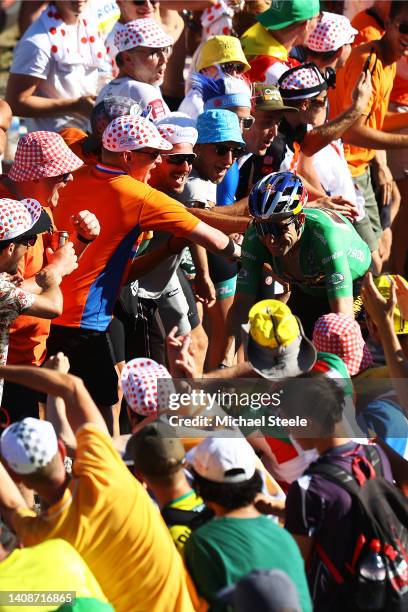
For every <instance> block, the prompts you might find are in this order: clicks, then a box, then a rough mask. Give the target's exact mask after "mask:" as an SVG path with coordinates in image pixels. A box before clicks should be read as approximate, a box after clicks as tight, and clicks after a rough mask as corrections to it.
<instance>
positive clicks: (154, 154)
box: [132, 149, 161, 160]
mask: <svg viewBox="0 0 408 612" xmlns="http://www.w3.org/2000/svg"><path fill="white" fill-rule="evenodd" d="M132 153H138V154H140V153H142V154H143V155H148V156H149V157H151V158H152V159H153V160H155V159H157V158H158V157H160V155H161V151H145V150H144V149H136V151H132Z"/></svg>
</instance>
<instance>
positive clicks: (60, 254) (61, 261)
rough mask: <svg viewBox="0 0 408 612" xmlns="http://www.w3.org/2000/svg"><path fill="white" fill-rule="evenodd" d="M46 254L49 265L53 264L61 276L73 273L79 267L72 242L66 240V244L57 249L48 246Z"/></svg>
mask: <svg viewBox="0 0 408 612" xmlns="http://www.w3.org/2000/svg"><path fill="white" fill-rule="evenodd" d="M46 256H47V261H48V264H49V266H52V268H53V269H54V271H55V272H56V274H59V275H60V276H61V277H62V276H66V275H67V274H71V272H73V271H74V270H76V269H77V267H78V262H77V256H76V255H75V251H74V245H73V244H72V242H66V243H65V244H64V246H62V247H60V248H59V249H57V250H56V251H53V250H52V249H51V248H50V247H48V248H47V250H46Z"/></svg>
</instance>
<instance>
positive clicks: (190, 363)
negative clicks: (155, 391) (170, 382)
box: [166, 327, 197, 378]
mask: <svg viewBox="0 0 408 612" xmlns="http://www.w3.org/2000/svg"><path fill="white" fill-rule="evenodd" d="M176 334H177V327H173V329H172V330H171V331H170V333H169V334H168V335H167V337H166V347H167V360H168V363H169V372H170V374H171V375H172V376H173V378H196V376H197V369H196V364H195V361H194V357H193V355H192V354H191V352H190V346H191V335H190V334H186V335H185V336H176Z"/></svg>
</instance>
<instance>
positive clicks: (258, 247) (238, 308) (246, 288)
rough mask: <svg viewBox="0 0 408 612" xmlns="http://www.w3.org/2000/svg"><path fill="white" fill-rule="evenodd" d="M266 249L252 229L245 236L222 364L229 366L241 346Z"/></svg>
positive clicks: (260, 276) (259, 279)
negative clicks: (242, 328)
mask: <svg viewBox="0 0 408 612" xmlns="http://www.w3.org/2000/svg"><path fill="white" fill-rule="evenodd" d="M265 251H266V249H265V247H264V246H263V245H262V243H261V242H260V241H259V240H258V238H257V236H256V234H255V232H254V230H253V228H252V227H250V228H249V229H248V231H247V232H246V234H245V237H244V242H243V244H242V250H241V270H240V272H239V274H238V280H237V291H236V294H235V299H234V303H233V305H232V307H231V308H230V311H229V313H228V319H227V340H226V344H225V347H224V351H223V359H222V363H224V364H226V365H231V363H232V360H233V358H234V355H235V353H236V352H237V350H238V348H239V346H240V344H241V325H242V323H246V322H247V320H248V311H249V309H250V308H251V306H252V305H253V304H254V303H255V300H256V295H257V293H258V289H259V287H260V283H261V278H262V267H263V263H264V262H265V261H266V259H267V252H265Z"/></svg>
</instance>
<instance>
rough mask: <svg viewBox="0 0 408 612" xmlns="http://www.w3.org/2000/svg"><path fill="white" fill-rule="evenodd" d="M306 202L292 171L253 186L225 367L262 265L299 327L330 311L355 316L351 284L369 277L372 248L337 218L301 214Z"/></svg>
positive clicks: (253, 298)
mask: <svg viewBox="0 0 408 612" xmlns="http://www.w3.org/2000/svg"><path fill="white" fill-rule="evenodd" d="M306 203H307V191H306V189H305V188H304V186H303V184H302V181H301V179H300V178H299V177H298V176H296V175H294V174H292V173H291V172H276V173H273V174H269V175H268V176H265V177H264V178H263V179H261V180H260V181H258V183H257V184H256V185H255V186H254V187H253V189H252V191H251V193H250V196H249V209H250V213H251V215H252V217H253V218H254V220H253V222H252V223H251V225H250V227H249V228H248V230H247V232H246V234H245V238H244V242H243V245H242V255H241V264H242V267H241V270H240V273H239V275H238V283H237V294H236V297H235V301H234V304H233V307H232V309H231V312H230V318H229V321H228V324H229V334H228V339H227V344H226V346H225V351H224V359H223V362H222V363H223V364H229V363H231V359H232V358H233V354H234V353H235V350H236V347H237V344H238V342H239V338H240V325H241V323H243V322H244V321H245V318H246V313H247V312H248V309H249V308H250V307H251V306H252V304H253V303H254V302H255V301H256V298H257V294H258V291H259V287H260V282H261V278H262V269H263V267H264V266H265V265H266V266H267V267H268V268H269V269H270V274H271V276H272V277H273V278H274V279H275V281H277V282H278V283H280V285H281V287H280V289H278V291H280V295H277V296H276V297H277V298H278V299H281V300H282V301H285V302H287V301H288V300H289V298H290V296H291V291H292V293H294V294H295V295H292V299H291V305H292V309H293V310H295V312H296V310H297V311H298V312H297V313H296V314H298V315H299V316H300V317H301V319H302V322H304V316H305V315H307V316H308V318H309V319H310V321H311V323H312V322H313V321H314V320H316V319H317V318H318V317H319V316H320V315H321V314H324V312H330V311H332V312H342V313H345V314H348V315H350V316H353V281H355V280H356V279H358V278H361V277H362V276H363V275H364V274H365V272H367V270H368V268H369V266H370V263H371V254H370V249H369V248H368V246H367V244H366V243H365V242H364V241H363V240H362V239H361V238H360V236H359V235H358V234H357V232H356V231H355V229H354V228H353V226H352V224H351V223H350V222H349V221H348V220H347V219H346V218H345V217H343V216H342V215H341V214H339V213H337V212H335V211H333V210H326V209H310V208H308V209H304V206H305V204H306ZM308 296H309V298H308ZM295 297H296V298H297V299H295ZM310 298H311V299H310Z"/></svg>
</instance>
